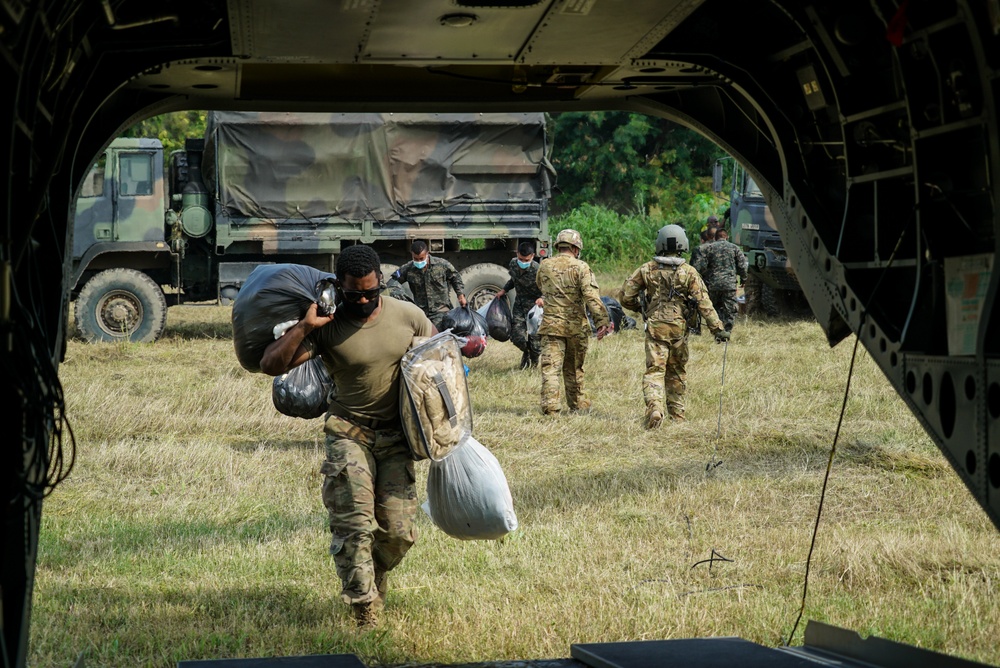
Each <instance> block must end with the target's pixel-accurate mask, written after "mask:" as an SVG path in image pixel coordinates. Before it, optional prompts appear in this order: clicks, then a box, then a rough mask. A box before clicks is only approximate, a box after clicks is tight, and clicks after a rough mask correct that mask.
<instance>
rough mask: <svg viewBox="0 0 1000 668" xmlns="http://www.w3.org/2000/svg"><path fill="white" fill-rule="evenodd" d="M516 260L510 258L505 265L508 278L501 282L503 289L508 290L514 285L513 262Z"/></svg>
mask: <svg viewBox="0 0 1000 668" xmlns="http://www.w3.org/2000/svg"><path fill="white" fill-rule="evenodd" d="M516 261H517V260H511V264H508V265H507V274H508V275H509V276H510V280H508V281H507V282H506V283H504V284H503V291H504V292H510V291H511V289H513V287H514V262H516Z"/></svg>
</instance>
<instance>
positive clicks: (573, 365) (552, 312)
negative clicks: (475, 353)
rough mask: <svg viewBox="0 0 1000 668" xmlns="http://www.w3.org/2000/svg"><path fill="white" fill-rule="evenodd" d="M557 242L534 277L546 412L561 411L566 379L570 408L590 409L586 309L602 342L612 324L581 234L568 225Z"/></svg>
mask: <svg viewBox="0 0 1000 668" xmlns="http://www.w3.org/2000/svg"><path fill="white" fill-rule="evenodd" d="M555 246H556V250H557V251H558V254H557V255H556V256H555V257H552V258H549V259H547V260H545V261H544V262H542V263H541V265H540V266H539V268H538V274H537V276H536V279H535V280H536V283H537V284H538V289H539V290H540V291H541V293H542V306H543V308H544V312H543V313H542V324H541V326H540V327H539V328H538V334H539V335H540V336H541V337H542V354H541V358H540V361H541V367H542V413H543V414H545V415H558V414H559V411H560V410H561V409H562V392H561V387H562V385H564V384H565V387H566V403H567V404H568V405H569V407H570V410H574V411H587V410H590V407H591V401H590V399H589V398H587V393H586V391H585V389H584V385H583V362H584V360H585V358H586V357H587V346H588V345H589V342H590V336H591V329H590V323H589V322H588V321H587V313H588V312H589V313H590V317H591V318H592V319H593V321H594V324H595V325H596V326H597V340H598V341H600V340H601V339H603V338H604V336H605V335H606V334H608V332H610V331H611V328H612V325H611V321H610V319H609V318H608V309H607V308H606V307H605V306H604V302H602V301H601V293H600V290H599V289H598V287H597V279H595V278H594V272H592V271H591V270H590V266H589V265H588V264H587V263H586V262H584V261H582V260H580V259H579V258H580V251H582V250H583V238H582V237H581V236H580V233H579V232H577V231H576V230H570V229H566V230H563V231H562V232H560V233H559V234H558V236H556V243H555ZM560 376H562V378H560Z"/></svg>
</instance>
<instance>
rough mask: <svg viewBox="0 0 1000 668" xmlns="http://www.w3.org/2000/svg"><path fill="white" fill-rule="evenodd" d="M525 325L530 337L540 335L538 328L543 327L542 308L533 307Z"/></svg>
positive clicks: (536, 305)
mask: <svg viewBox="0 0 1000 668" xmlns="http://www.w3.org/2000/svg"><path fill="white" fill-rule="evenodd" d="M524 324H525V327H526V328H527V330H528V335H529V336H534V335H535V334H538V328H539V327H541V326H542V307H541V306H539V305H538V304H535V305H534V306H532V307H531V309H530V310H529V311H528V317H527V318H526V319H525V323H524Z"/></svg>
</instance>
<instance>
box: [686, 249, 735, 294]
mask: <svg viewBox="0 0 1000 668" xmlns="http://www.w3.org/2000/svg"><path fill="white" fill-rule="evenodd" d="M691 264H692V265H693V266H694V268H695V269H697V270H698V273H699V274H701V277H702V278H703V279H704V281H705V285H706V286H708V289H709V290H735V289H736V277H737V276H739V277H740V280H741V281H746V280H747V256H746V255H744V254H743V251H742V250H740V247H739V246H737V245H736V244H734V243H732V242H731V241H729V240H727V239H720V240H719V241H713V242H712V243H710V244H705V246H704V250H703V251H702V252H701V253H700V254H699V256H698V258H697V259H695V258H692V259H691Z"/></svg>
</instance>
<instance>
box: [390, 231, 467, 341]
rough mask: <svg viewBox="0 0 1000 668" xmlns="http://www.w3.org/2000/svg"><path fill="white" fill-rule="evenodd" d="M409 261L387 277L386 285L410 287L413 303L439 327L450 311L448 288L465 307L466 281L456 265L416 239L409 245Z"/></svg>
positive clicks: (391, 288) (391, 287) (394, 287)
mask: <svg viewBox="0 0 1000 668" xmlns="http://www.w3.org/2000/svg"><path fill="white" fill-rule="evenodd" d="M410 257H411V258H412V259H411V260H410V262H407V263H406V264H404V265H403V266H402V267H400V268H399V269H397V270H396V271H395V273H393V275H392V277H390V278H389V281H388V284H387V287H388V288H389V289H390V291H392V290H393V289H396V288H399V286H400V284H401V283H407V284H409V286H410V292H412V293H413V302H414V303H415V304H416V305H417V306H419V307H420V308H421V309H422V310H423V312H424V313H426V314H427V317H428V318H429V319H430V321H431V322H432V323H434V326H435V327H437V328H438V329H440V328H441V320H442V319H443V318H444V316H445V314H446V313H448V311H450V310H451V308H452V304H451V295H450V294H449V293H448V288H449V287H450V288H451V289H453V290H454V291H455V294H456V295H457V296H458V304H459V305H460V306H465V283H463V282H462V275H461V274H459V273H458V271H456V270H455V266H454V265H453V264H452V263H451V262H448V260H445V259H444V258H439V257H434V256H432V255H430V254H429V253H428V250H427V244H426V243H424V242H423V241H420V240H419V239H418V240H417V241H414V242H413V244H412V245H411V246H410Z"/></svg>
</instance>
